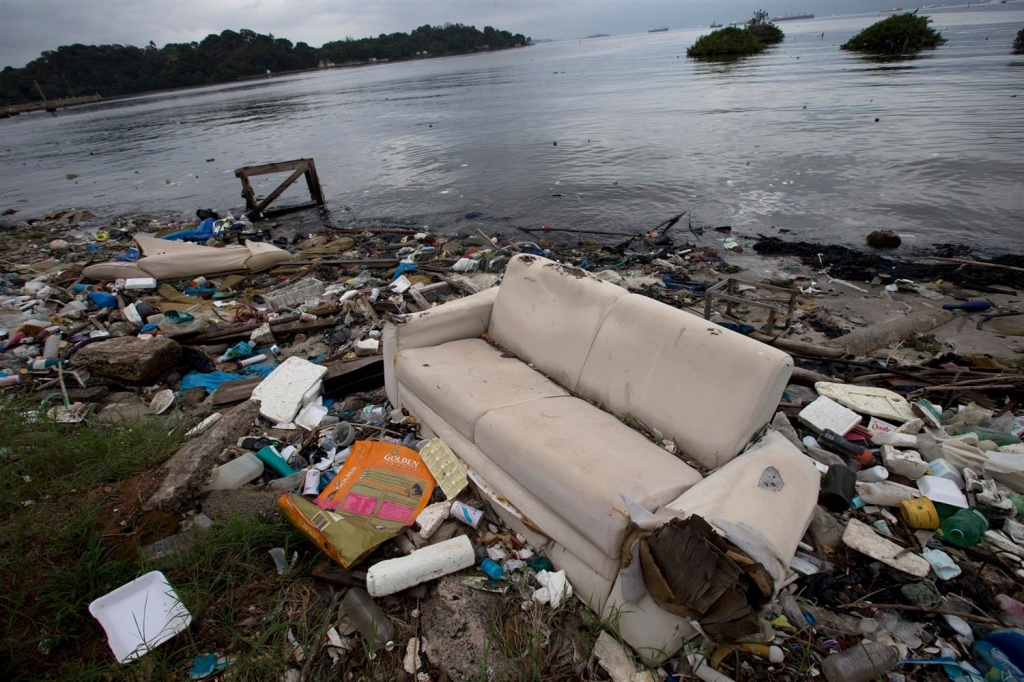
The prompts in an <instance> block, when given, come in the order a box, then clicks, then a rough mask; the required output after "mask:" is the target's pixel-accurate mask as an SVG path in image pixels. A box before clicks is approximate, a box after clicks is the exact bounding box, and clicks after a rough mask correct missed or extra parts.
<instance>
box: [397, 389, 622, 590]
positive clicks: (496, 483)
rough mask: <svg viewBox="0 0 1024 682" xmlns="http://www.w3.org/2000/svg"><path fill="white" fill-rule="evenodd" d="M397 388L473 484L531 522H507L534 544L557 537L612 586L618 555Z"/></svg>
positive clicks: (405, 392) (617, 568)
mask: <svg viewBox="0 0 1024 682" xmlns="http://www.w3.org/2000/svg"><path fill="white" fill-rule="evenodd" d="M396 388H397V390H398V392H399V393H400V394H401V396H402V401H403V402H404V404H405V406H406V408H408V410H409V413H410V414H413V415H415V416H416V418H417V419H419V420H420V421H421V422H422V423H423V425H424V426H425V427H427V428H428V429H429V430H430V431H432V432H433V433H435V434H437V435H438V436H440V437H441V438H443V439H444V440H445V441H446V442H447V443H448V445H450V446H451V448H452V450H454V451H455V454H457V455H458V456H459V457H460V458H461V459H462V461H463V462H465V463H466V464H467V465H468V466H469V470H470V471H469V475H470V478H471V479H472V480H474V481H476V480H477V479H483V480H484V481H485V482H486V483H487V485H488V488H489V489H491V490H494V491H497V492H496V494H498V495H500V498H501V502H500V504H505V505H511V506H512V507H514V508H515V509H516V510H518V512H519V515H520V516H522V517H524V518H525V519H527V520H528V523H527V524H526V525H523V524H517V523H513V522H511V521H510V518H511V516H512V515H511V514H508V515H505V516H503V515H502V514H500V513H499V516H502V518H503V519H504V520H505V521H506V523H509V525H510V526H511V527H512V528H514V529H516V530H518V531H519V532H521V533H523V535H524V536H525V537H527V538H531V537H532V539H531V540H530V542H531V544H533V543H534V542H535V541H536V539H537V536H538V535H539V534H543V535H544V536H547V537H549V538H557V539H558V541H559V542H560V543H562V544H563V545H565V546H566V547H568V548H571V550H572V553H573V554H574V555H575V556H577V557H579V563H581V564H585V565H586V566H587V567H588V569H589V570H590V571H592V572H593V573H594V574H595V575H598V576H600V577H601V578H602V579H603V580H604V581H605V582H606V583H607V586H610V585H611V583H612V581H613V580H615V576H616V575H618V573H619V557H618V555H615V556H612V555H609V554H608V553H606V552H604V551H602V550H601V549H599V548H598V547H597V545H595V544H594V543H592V542H591V541H590V540H588V539H587V538H585V537H583V535H582V534H581V533H580V532H579V531H578V530H576V529H575V528H573V527H572V526H570V525H569V524H568V523H567V522H566V520H565V519H563V518H561V517H560V516H559V515H558V514H556V513H555V512H554V511H552V510H551V508H549V507H548V506H547V504H546V501H543V500H541V499H540V498H538V497H536V496H535V495H534V494H533V493H532V492H531V491H529V490H527V489H526V488H524V487H523V486H521V485H519V483H517V482H516V481H515V480H513V479H512V478H511V477H510V476H509V475H508V474H506V473H505V472H504V471H502V470H501V469H500V468H498V465H497V464H495V463H494V462H493V461H492V460H491V459H490V457H489V456H488V455H487V454H484V453H483V452H482V451H481V450H480V448H478V447H477V446H476V445H474V444H473V442H472V441H470V440H469V439H468V438H466V437H465V436H463V435H462V434H461V433H459V432H458V431H456V430H455V429H454V428H453V427H452V426H451V425H450V424H449V423H448V422H446V421H444V420H443V419H441V417H439V416H438V415H437V413H436V412H434V411H433V410H432V409H431V408H430V407H428V406H426V405H425V404H423V403H422V402H420V400H419V398H418V397H416V396H415V395H413V394H412V393H410V392H409V391H408V390H407V389H406V388H405V387H404V386H402V385H401V384H399V385H398V386H396ZM485 497H487V496H485ZM488 499H490V498H488ZM520 526H522V527H520ZM523 528H528V529H529V531H524V530H523ZM543 544H544V543H542V542H537V543H536V544H533V546H534V547H535V548H540V547H541V546H542V545H543ZM570 579H575V578H574V577H573V575H572V574H570Z"/></svg>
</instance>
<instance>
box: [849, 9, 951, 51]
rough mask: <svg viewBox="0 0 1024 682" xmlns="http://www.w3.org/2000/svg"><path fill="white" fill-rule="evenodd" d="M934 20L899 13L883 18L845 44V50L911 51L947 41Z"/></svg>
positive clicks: (935, 45) (932, 46)
mask: <svg viewBox="0 0 1024 682" xmlns="http://www.w3.org/2000/svg"><path fill="white" fill-rule="evenodd" d="M930 23H931V19H929V18H928V17H923V16H920V17H919V16H917V15H914V14H897V15H895V16H891V17H889V18H888V19H883V20H882V21H879V22H878V23H876V24H872V25H871V26H868V27H867V28H866V29H864V30H863V31H861V32H860V33H858V34H857V35H855V36H854V37H852V38H850V39H849V40H848V41H847V42H845V43H843V45H842V49H844V50H853V51H854V52H867V53H870V54H909V53H912V52H917V51H918V50H923V49H925V48H934V47H938V46H939V45H941V44H942V43H944V42H946V39H945V38H943V37H942V34H941V33H939V32H938V31H936V30H935V29H933V28H929V27H928V24H930Z"/></svg>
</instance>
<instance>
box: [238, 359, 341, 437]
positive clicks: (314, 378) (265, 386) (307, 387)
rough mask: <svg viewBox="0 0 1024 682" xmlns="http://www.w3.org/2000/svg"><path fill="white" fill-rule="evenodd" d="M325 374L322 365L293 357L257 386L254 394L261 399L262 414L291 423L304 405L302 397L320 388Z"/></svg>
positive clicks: (271, 418) (273, 419) (278, 420)
mask: <svg viewBox="0 0 1024 682" xmlns="http://www.w3.org/2000/svg"><path fill="white" fill-rule="evenodd" d="M326 373H327V368H326V367H324V366H322V365H314V364H313V363H312V362H310V361H309V360H304V359H302V358H299V357H290V358H288V359H287V360H285V361H284V362H282V363H281V364H280V365H278V366H277V367H276V368H275V369H274V371H273V372H271V373H270V374H269V375H268V376H267V378H266V379H264V380H263V381H261V382H260V383H259V385H258V386H256V388H255V390H253V392H252V397H253V399H254V400H259V401H260V414H261V415H263V416H264V417H266V418H267V419H269V420H270V421H272V422H275V423H277V422H290V421H292V419H293V418H294V417H295V413H296V412H298V411H299V408H301V407H302V406H303V402H302V401H303V396H305V395H306V393H307V392H309V391H311V390H312V389H316V391H319V389H320V379H321V378H323V376H324V374H326ZM314 399H315V396H314V397H313V398H311V399H310V401H309V402H312V401H313V400H314ZM307 404H308V403H307Z"/></svg>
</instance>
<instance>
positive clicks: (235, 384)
mask: <svg viewBox="0 0 1024 682" xmlns="http://www.w3.org/2000/svg"><path fill="white" fill-rule="evenodd" d="M261 381H263V379H262V378H261V377H256V378H255V379H241V380H239V381H225V382H224V383H223V384H221V385H220V386H219V387H217V390H216V391H214V392H213V394H212V395H211V396H210V403H211V404H212V405H227V404H228V403H237V402H241V401H242V400H248V399H249V396H251V395H252V392H253V391H254V390H255V389H256V387H257V386H259V385H260V382H261Z"/></svg>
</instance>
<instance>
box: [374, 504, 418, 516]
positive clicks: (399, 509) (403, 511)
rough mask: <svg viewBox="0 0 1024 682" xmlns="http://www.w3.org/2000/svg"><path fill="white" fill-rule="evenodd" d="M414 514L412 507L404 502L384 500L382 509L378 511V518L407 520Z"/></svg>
mask: <svg viewBox="0 0 1024 682" xmlns="http://www.w3.org/2000/svg"><path fill="white" fill-rule="evenodd" d="M410 514H412V507H407V506H405V505H402V504H395V503H394V502H384V503H383V504H381V505H380V511H379V512H377V518H378V519H384V520H386V521H405V520H406V519H407V518H409V515H410Z"/></svg>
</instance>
